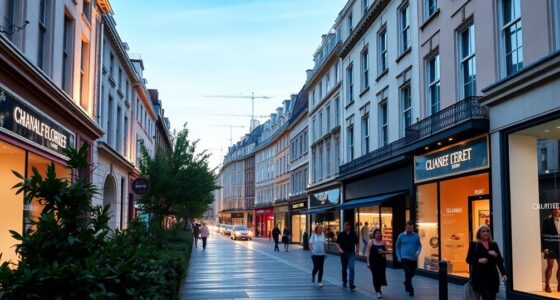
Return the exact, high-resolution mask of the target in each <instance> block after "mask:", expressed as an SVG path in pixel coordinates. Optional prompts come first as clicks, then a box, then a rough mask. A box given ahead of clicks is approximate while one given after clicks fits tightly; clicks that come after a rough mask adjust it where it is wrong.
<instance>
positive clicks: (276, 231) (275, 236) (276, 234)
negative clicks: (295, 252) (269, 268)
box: [269, 224, 280, 252]
mask: <svg viewBox="0 0 560 300" xmlns="http://www.w3.org/2000/svg"><path fill="white" fill-rule="evenodd" d="M271 235H272V238H273V239H274V252H280V249H279V248H278V239H279V238H280V228H278V224H275V225H274V229H272V234H271ZM269 238H270V236H269Z"/></svg>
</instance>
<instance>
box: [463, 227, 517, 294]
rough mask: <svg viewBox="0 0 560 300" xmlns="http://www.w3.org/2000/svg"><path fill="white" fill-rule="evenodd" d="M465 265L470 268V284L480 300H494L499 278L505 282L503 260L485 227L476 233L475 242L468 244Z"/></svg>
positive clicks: (490, 233) (488, 230) (498, 286)
mask: <svg viewBox="0 0 560 300" xmlns="http://www.w3.org/2000/svg"><path fill="white" fill-rule="evenodd" d="M467 263H468V264H469V265H470V266H471V284H472V288H473V290H474V291H475V292H477V293H478V294H480V296H481V297H482V300H494V299H496V294H497V293H498V291H499V289H500V276H499V274H498V270H499V271H500V273H501V275H502V280H503V281H504V282H505V281H506V280H507V275H506V270H505V268H504V259H503V257H502V254H501V253H500V248H499V247H498V244H496V243H495V242H494V241H492V232H491V231H490V227H488V226H487V225H481V226H480V227H479V228H478V230H477V231H476V241H475V242H472V243H470V245H469V252H468V254H467Z"/></svg>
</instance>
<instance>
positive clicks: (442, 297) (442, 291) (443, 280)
mask: <svg viewBox="0 0 560 300" xmlns="http://www.w3.org/2000/svg"><path fill="white" fill-rule="evenodd" d="M448 297H449V295H448V292H447V261H445V260H443V259H442V260H440V261H439V300H447V299H448Z"/></svg>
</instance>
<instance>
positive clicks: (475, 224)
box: [469, 195, 492, 241]
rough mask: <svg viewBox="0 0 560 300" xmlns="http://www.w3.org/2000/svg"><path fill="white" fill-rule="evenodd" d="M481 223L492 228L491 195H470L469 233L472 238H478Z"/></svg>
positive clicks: (472, 239)
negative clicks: (477, 232)
mask: <svg viewBox="0 0 560 300" xmlns="http://www.w3.org/2000/svg"><path fill="white" fill-rule="evenodd" d="M481 225H487V226H490V229H491V228H492V216H491V214H490V195H479V196H470V197H469V235H470V240H471V241H474V240H475V239H476V231H477V230H478V228H479V227H480V226H481Z"/></svg>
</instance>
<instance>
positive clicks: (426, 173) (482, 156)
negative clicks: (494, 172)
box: [414, 136, 489, 182]
mask: <svg viewBox="0 0 560 300" xmlns="http://www.w3.org/2000/svg"><path fill="white" fill-rule="evenodd" d="M414 164H415V170H414V171H415V172H414V180H415V181H416V182H421V181H426V180H431V179H436V178H441V177H446V176H450V175H457V174H462V173H466V172H472V171H476V170H481V169H485V168H488V167H489V161H488V138H487V137H486V136H484V137H481V138H476V139H472V140H468V141H465V142H462V143H458V144H455V145H453V146H451V147H448V148H446V149H443V150H440V151H437V152H433V153H430V154H428V155H424V156H416V157H415V158H414Z"/></svg>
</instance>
